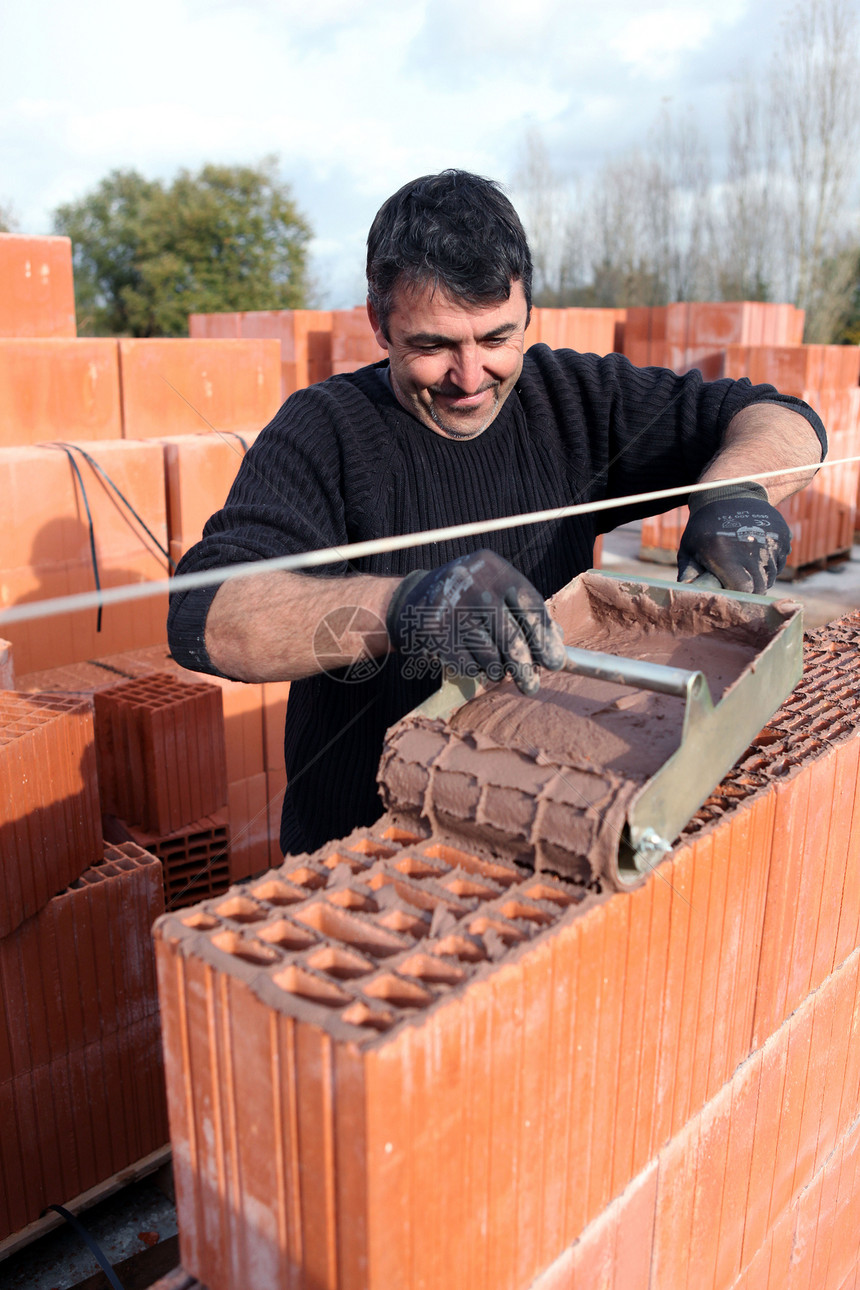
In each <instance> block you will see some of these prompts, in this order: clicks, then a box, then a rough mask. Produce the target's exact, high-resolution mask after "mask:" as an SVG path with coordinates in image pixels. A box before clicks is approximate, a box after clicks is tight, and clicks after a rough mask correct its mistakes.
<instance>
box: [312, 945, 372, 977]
mask: <svg viewBox="0 0 860 1290" xmlns="http://www.w3.org/2000/svg"><path fill="white" fill-rule="evenodd" d="M308 963H309V964H310V966H311V967H313V968H316V969H317V971H319V972H326V973H327V974H328V975H329V976H334V977H337V978H338V980H339V981H350V980H351V979H352V978H353V977H356V976H366V975H367V973H368V972H372V971H373V969H374V968H375V967H376V964H375V963H371V961H370V959H366V958H363V957H362V956H361V955H360V954H351V953H350V952H349V950H339V949H337V948H336V947H335V946H334V945H325V946H323V948H322V949H319V950H314V952H313V954H311V955H310V956H309V957H308Z"/></svg>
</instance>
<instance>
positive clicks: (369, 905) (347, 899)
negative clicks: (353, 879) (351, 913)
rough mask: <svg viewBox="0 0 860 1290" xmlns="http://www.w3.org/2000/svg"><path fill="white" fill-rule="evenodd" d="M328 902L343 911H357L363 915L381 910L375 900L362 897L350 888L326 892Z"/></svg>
mask: <svg viewBox="0 0 860 1290" xmlns="http://www.w3.org/2000/svg"><path fill="white" fill-rule="evenodd" d="M326 900H330V901H331V903H332V904H333V905H339V906H340V908H341V909H356V910H358V911H359V913H362V914H375V913H376V911H377V910H378V909H379V906H378V905H377V903H376V901H375V900H371V899H370V897H369V896H362V894H361V892H360V891H352V890H351V889H350V888H349V887H344V888H343V889H342V890H341V891H332V892H326Z"/></svg>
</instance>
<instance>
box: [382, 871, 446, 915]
mask: <svg viewBox="0 0 860 1290" xmlns="http://www.w3.org/2000/svg"><path fill="white" fill-rule="evenodd" d="M367 885H368V886H369V887H372V888H373V890H374V891H379V889H380V888H381V887H393V888H394V890H395V892H396V893H397V895H398V896H399V897H400V899H401V900H405V901H406V903H407V905H414V906H415V908H416V909H427V910H429V911H430V913H431V914H432V913H433V912H434V910H436V909H438V908H439V906H440V905H441V906H442V907H443V908H444V907H446V906H447V908H449V909H453V910H455V911H456V912H457V913H462V912H463V906H462V905H461V904H460V903H459V901H458V900H456V899H455V898H454V897H453V895H452V897H451V899H450V900H445V899H444V898H441V897H439V896H434V895H432V894H431V893H429V892H426V891H422V889H421V888H420V887H419V886H417V885H412V884H411V883H410V882H409V881H408V880H407V879H404V880H403V881H402V882H398V881H397V880H396V878H392V876H391V874H388V873H376V874H374V875H373V877H372V878H371V879H370V881H369V882H368V884H367Z"/></svg>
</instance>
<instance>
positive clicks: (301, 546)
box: [167, 387, 347, 675]
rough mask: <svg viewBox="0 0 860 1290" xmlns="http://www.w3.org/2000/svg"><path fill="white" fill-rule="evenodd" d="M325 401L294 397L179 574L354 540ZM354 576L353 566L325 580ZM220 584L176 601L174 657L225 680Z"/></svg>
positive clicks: (325, 570) (342, 566) (171, 625)
mask: <svg viewBox="0 0 860 1290" xmlns="http://www.w3.org/2000/svg"><path fill="white" fill-rule="evenodd" d="M325 402H326V401H325V398H324V397H320V396H319V394H318V392H317V391H316V390H315V389H314V388H313V387H312V388H311V389H308V390H301V391H299V392H298V393H297V394H294V395H293V396H292V397H291V398H290V399H288V400H287V402H286V403H285V404H284V406H283V407H282V408H281V410H280V412H279V413H278V414H277V416H276V417H275V419H274V420H273V421H272V422H271V423H270V424H269V425H268V426H267V427H266V428H265V430H263V431H262V433H261V434H260V435H259V436H258V438H257V440H256V442H255V443H254V444H253V445H252V447H251V448H250V449H249V451H248V452H247V454H246V455H245V457H244V459H243V461H242V465H241V467H240V468H239V473H238V475H237V476H236V479H235V481H234V483H233V487H232V488H231V490H230V493H229V495H228V497H227V500H226V502H225V504H224V506H223V508H222V509H221V510H219V511H216V513H215V514H214V515H213V516H212V517H211V518H210V519H209V520H207V522H206V525H205V527H204V529H203V536H202V538H201V540H200V541H199V542H198V543H197V544H196V545H195V546H193V547H192V548H191V549H190V550H189V551H187V552H186V554H185V555H184V556H183V557H182V559H181V560H180V561H179V564H178V565H177V569H176V573H177V574H183V573H192V572H200V571H204V570H212V569H222V568H225V567H228V566H230V565H234V564H242V563H245V562H247V561H253V560H269V559H274V558H276V557H278V556H283V555H293V554H296V553H298V552H301V551H313V550H318V549H321V548H323V547H333V546H337V545H338V544H340V543H344V542H346V541H347V534H346V521H345V515H344V500H343V489H342V474H343V471H342V461H341V456H342V454H341V449H340V445H339V442H338V436H337V433H336V429H335V426H334V425H333V423H332V420H331V419H330V418H329V417H327V415H326V408H325ZM346 572H347V564H346V562H345V561H344V562H341V563H337V564H332V565H325V566H323V567H322V568H321V569H319V570H318V576H322V577H325V576H328V577H333V576H336V575H338V574H343V573H346ZM219 586H220V583H218V582H216V583H213V584H212V585H209V586H205V587H198V588H193V589H191V590H188V591H178V592H174V593H173V594H172V595H171V597H170V607H169V611H168V619H167V633H168V641H169V643H170V649H171V653H172V654H173V656H174V658H175V659H176V660H177V662H179V663H181V664H182V666H183V667H187V668H190V669H191V670H193V671H200V672H210V673H212V674H213V675H223V673H221V672H219V670H218V668H216V667H215V665H214V664H213V663H212V661H211V659H210V658H209V655H208V652H207V650H206V645H205V630H206V618H207V615H208V613H209V607H210V605H211V604H212V601H213V599H214V598H215V594H216V592H217V590H218V587H219Z"/></svg>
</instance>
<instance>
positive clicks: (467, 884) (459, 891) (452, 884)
mask: <svg viewBox="0 0 860 1290" xmlns="http://www.w3.org/2000/svg"><path fill="white" fill-rule="evenodd" d="M442 886H443V887H444V888H445V889H446V891H450V892H453V893H454V895H455V896H462V897H463V898H464V899H465V900H470V899H473V898H475V899H477V900H492V898H493V896H497V895H498V894H499V893H498V891H497V890H496V888H495V887H488V886H487V885H486V884H485V883H483V882H473V881H472V880H471V879H469V878H449V879H448V880H447V881H446V882H443V883H442Z"/></svg>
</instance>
